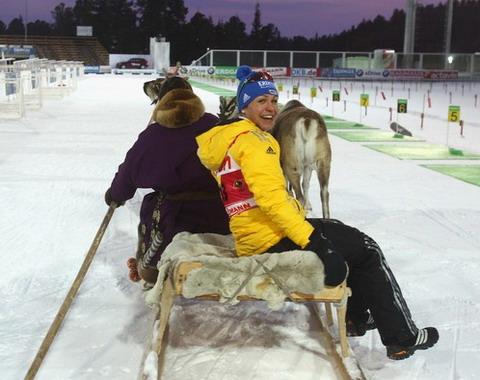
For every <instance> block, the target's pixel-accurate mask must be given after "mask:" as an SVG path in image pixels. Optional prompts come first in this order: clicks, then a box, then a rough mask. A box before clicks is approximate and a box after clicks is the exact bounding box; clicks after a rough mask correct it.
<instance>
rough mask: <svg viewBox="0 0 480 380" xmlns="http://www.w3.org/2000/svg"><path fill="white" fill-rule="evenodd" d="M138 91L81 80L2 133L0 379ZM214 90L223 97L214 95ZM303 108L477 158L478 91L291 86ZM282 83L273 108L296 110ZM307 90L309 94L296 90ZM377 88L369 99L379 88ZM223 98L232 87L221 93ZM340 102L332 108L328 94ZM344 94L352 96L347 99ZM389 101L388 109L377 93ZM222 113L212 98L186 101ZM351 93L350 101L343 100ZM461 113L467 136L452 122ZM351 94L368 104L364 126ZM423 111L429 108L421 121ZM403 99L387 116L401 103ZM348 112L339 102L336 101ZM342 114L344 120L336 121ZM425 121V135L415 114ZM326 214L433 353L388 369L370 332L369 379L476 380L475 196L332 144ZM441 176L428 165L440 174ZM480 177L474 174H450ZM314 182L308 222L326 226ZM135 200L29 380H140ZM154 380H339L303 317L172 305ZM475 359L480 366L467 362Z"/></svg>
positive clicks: (46, 296)
mask: <svg viewBox="0 0 480 380" xmlns="http://www.w3.org/2000/svg"><path fill="white" fill-rule="evenodd" d="M150 79H151V77H148V76H127V75H125V76H110V75H101V76H100V75H99V76H86V77H85V78H84V79H82V80H81V81H79V86H78V89H77V90H76V91H75V92H74V93H72V94H71V95H69V96H67V97H65V98H63V99H50V100H48V99H47V100H45V101H44V106H43V108H42V109H41V110H38V111H28V112H27V115H26V117H25V118H23V119H21V120H19V121H6V120H0V136H1V138H0V189H1V190H0V197H1V198H0V201H1V205H2V206H1V210H2V212H1V216H2V217H1V219H0V234H1V236H0V238H1V242H2V244H1V245H0V259H1V262H2V265H1V268H0V297H1V300H2V307H1V309H0V310H1V312H0V363H1V364H0V379H2V380H19V379H23V378H24V376H25V374H26V372H27V370H28V368H29V366H30V364H31V362H32V360H33V358H34V356H35V354H36V352H37V350H38V348H39V346H40V344H41V342H42V340H43V338H44V336H45V334H46V332H47V330H48V328H49V326H50V324H51V322H52V321H53V319H54V317H55V315H56V313H57V311H58V309H59V308H60V306H61V304H62V302H63V300H64V298H65V296H66V294H67V292H68V290H69V288H70V286H71V284H72V282H73V280H74V279H75V276H76V275H77V272H78V270H79V268H80V266H81V264H82V262H83V259H84V258H85V255H86V253H87V251H88V248H89V247H90V245H91V243H92V240H93V238H94V236H95V233H96V232H97V229H98V227H99V225H100V223H101V221H102V219H103V217H104V215H105V213H106V211H107V206H106V205H105V204H104V200H103V195H104V192H105V190H106V189H107V188H108V187H109V185H110V182H111V180H112V178H113V175H114V174H115V172H116V169H117V167H118V165H119V164H120V163H121V162H122V161H123V158H124V156H125V153H126V151H127V150H128V148H129V147H130V146H131V145H132V144H133V142H134V141H135V140H136V138H137V136H138V134H139V133H140V132H141V131H142V130H143V129H144V128H145V126H146V123H147V121H148V120H149V117H150V112H151V106H150V105H149V104H150V102H149V100H148V99H147V98H146V96H145V95H144V94H143V92H142V84H143V82H144V81H147V80H150ZM210 84H212V85H218V86H220V85H223V84H222V83H221V82H218V83H217V82H210ZM300 84H301V86H302V87H301V89H300V90H301V94H302V95H301V100H302V101H304V102H305V104H306V105H308V106H311V107H312V108H315V109H316V110H318V111H319V112H321V113H322V114H324V115H332V113H333V114H334V116H336V117H338V118H342V119H347V120H351V121H355V122H362V123H364V124H366V125H369V126H372V127H377V128H380V129H382V130H385V131H387V130H389V124H390V120H389V117H390V114H389V107H392V108H393V110H394V112H393V121H397V118H398V122H399V123H400V124H401V125H403V126H404V127H406V128H407V129H409V130H410V131H411V132H412V133H413V136H414V137H417V138H419V139H423V140H426V141H427V142H429V143H432V144H443V145H449V146H450V147H452V148H455V149H464V150H466V151H468V152H470V153H476V154H480V118H479V116H480V113H479V108H480V106H479V107H478V108H477V107H476V106H475V103H474V99H475V96H476V94H477V93H478V92H480V85H478V84H477V85H475V84H470V83H465V84H464V85H463V86H462V84H461V83H459V84H454V83H453V84H452V83H450V84H443V83H436V84H434V85H433V86H432V87H430V85H429V84H424V85H423V86H420V85H415V84H408V83H407V84H406V85H403V84H397V85H396V86H395V87H394V88H391V86H390V84H384V85H383V87H382V85H381V84H380V83H372V84H362V83H357V84H356V85H355V86H353V85H352V84H351V83H343V84H341V83H335V84H334V85H333V86H330V83H329V82H317V83H315V84H314V85H315V86H316V87H318V86H321V87H322V91H320V90H319V92H318V94H317V95H318V97H317V98H316V99H314V100H313V101H311V99H310V98H309V88H310V87H311V83H310V81H308V80H307V81H304V80H302V81H301V83H300ZM290 85H291V84H289V83H288V82H285V84H284V91H283V92H282V93H281V98H280V102H282V103H285V102H286V101H287V90H288V95H289V96H290V98H291V96H292V95H291V91H290V90H289V88H290ZM305 86H306V87H305ZM377 87H378V88H377ZM230 88H232V87H230ZM334 89H335V90H337V89H338V90H340V91H341V101H340V102H338V103H336V104H335V105H334V106H333V107H335V108H333V109H332V102H331V101H329V102H328V105H327V101H326V99H325V97H329V98H330V99H331V92H332V90H334ZM345 89H346V91H345ZM382 91H383V93H384V95H385V99H384V98H383V96H382V94H381V92H382ZM195 92H196V93H197V94H198V95H199V96H200V97H201V98H202V99H203V101H204V103H205V105H206V108H207V110H208V111H210V112H212V113H217V112H218V96H217V95H213V94H212V93H209V92H207V91H204V90H200V89H195ZM347 92H348V95H347ZM450 92H451V93H452V104H455V105H459V106H461V115H462V116H461V118H462V119H463V120H464V121H465V124H464V130H463V134H461V133H460V128H459V126H458V123H457V124H453V123H447V121H446V119H447V112H448V105H449V103H450ZM360 93H369V94H370V104H371V107H369V108H368V113H367V115H365V112H364V109H361V108H360V107H359V105H358V103H359V96H360ZM428 97H430V105H431V107H428V100H427V99H428ZM397 98H406V99H408V113H407V114H401V115H397V114H396V112H395V110H396V99H397ZM344 100H346V103H344V102H343V101H344ZM345 108H346V110H345ZM422 112H424V113H425V115H426V118H425V120H424V125H423V129H421V128H420V117H419V115H420V113H422ZM330 141H331V144H332V150H333V162H332V173H331V177H330V211H331V216H332V217H333V218H337V219H340V220H342V221H343V222H345V223H348V224H351V225H353V226H356V227H358V228H359V229H361V230H363V231H364V232H366V233H368V234H369V235H370V236H372V237H373V238H374V239H375V240H376V241H377V242H378V243H379V244H380V246H381V247H382V248H383V250H384V253H385V255H386V257H387V259H388V261H389V263H390V266H391V267H392V269H393V271H394V273H395V274H396V276H397V280H398V282H399V283H400V286H401V287H402V290H403V293H404V296H405V298H406V300H407V302H408V304H409V306H410V309H411V311H412V314H413V318H414V320H415V321H416V323H417V325H418V326H419V327H424V326H435V327H437V328H438V329H439V332H440V341H439V342H438V344H437V345H436V346H435V347H434V348H433V349H430V350H427V351H418V352H417V353H416V354H415V355H414V356H413V357H411V358H410V359H407V360H405V361H401V362H393V361H390V360H388V359H387V358H386V355H385V348H384V347H383V346H382V344H381V341H380V338H379V336H378V333H377V332H376V331H373V332H368V333H367V334H366V335H365V336H364V337H361V338H349V342H350V344H351V346H352V348H353V351H354V353H355V355H356V357H357V359H358V361H359V362H360V364H361V366H362V368H363V370H364V372H365V375H366V377H367V379H372V380H373V379H375V380H384V379H389V380H404V379H418V380H439V379H441V380H469V379H478V378H479V377H480V375H479V373H480V363H479V361H478V357H479V356H480V343H479V340H478V337H479V336H480V322H479V313H480V280H479V276H478V273H479V272H480V268H479V267H480V264H479V263H480V261H479V257H478V255H479V254H480V233H479V231H480V187H478V186H475V185H472V184H469V183H466V182H463V181H460V180H458V179H455V178H453V177H449V176H446V175H444V174H440V173H438V172H435V171H431V170H429V169H426V168H424V167H422V166H420V165H419V164H420V163H425V162H424V161H414V160H400V159H397V158H394V157H392V156H389V155H386V154H383V153H380V152H377V151H374V150H372V149H369V148H366V147H365V146H364V145H365V144H366V143H360V142H350V141H347V140H344V139H342V138H339V137H337V136H334V135H330ZM445 162H446V161H438V160H437V161H435V162H434V163H445ZM455 162H457V163H460V162H461V163H465V164H475V163H476V164H479V163H480V161H473V160H470V161H463V160H462V161H455ZM318 194H319V190H318V182H317V180H316V178H315V179H312V186H311V199H312V200H313V201H314V202H313V207H314V209H313V212H312V214H311V216H321V207H320V201H319V195H318ZM142 195H143V192H142V193H140V192H137V194H136V196H135V197H134V199H133V200H132V201H130V202H128V203H127V204H126V205H125V206H124V207H121V208H119V209H118V210H116V211H115V213H114V215H113V218H112V220H111V222H110V225H109V227H108V229H107V232H106V234H105V236H104V238H103V240H102V243H101V245H100V247H99V249H98V252H97V255H96V257H95V259H94V261H93V263H92V266H91V268H90V270H89V272H88V274H87V276H86V278H85V281H84V283H83V285H82V287H81V288H80V291H79V293H78V295H77V297H76V298H75V301H74V303H73V305H72V307H71V309H70V311H69V313H68V314H67V318H66V319H65V322H64V324H63V326H62V328H61V330H60V331H59V334H58V336H57V338H56V340H55V342H54V344H53V345H52V347H51V348H50V351H49V352H48V354H47V356H46V358H45V360H44V363H43V365H42V367H41V369H40V371H39V372H38V375H37V379H39V380H66V379H71V380H80V379H81V380H87V379H88V380H92V379H109V380H127V379H128V380H130V379H136V378H137V374H138V367H139V363H140V360H141V358H142V355H143V351H144V347H145V337H146V336H147V334H148V331H147V330H148V329H147V326H148V319H149V316H150V314H151V310H150V309H149V308H148V307H147V306H146V305H145V303H144V301H143V299H142V297H141V290H140V288H139V286H138V284H134V283H132V282H130V281H129V280H128V270H127V267H126V264H125V262H126V260H127V259H128V258H129V257H131V256H134V252H135V249H136V227H137V222H138V217H137V214H138V208H139V205H140V202H141V198H142ZM172 313H173V315H172V319H171V320H170V323H171V325H172V326H171V331H170V336H169V347H168V349H167V353H166V363H165V372H164V376H165V377H164V378H165V379H168V380H176V379H182V380H183V379H196V380H200V379H202V380H203V379H208V380H220V379H228V380H240V379H242V380H244V379H262V380H266V379H268V380H279V379H281V380H287V379H291V380H293V379H295V380H298V379H300V380H310V379H312V380H313V379H322V380H323V379H334V378H335V377H334V376H335V375H334V371H333V370H332V369H331V368H330V367H329V364H328V363H326V361H325V349H324V347H323V346H322V344H321V342H319V341H318V332H317V328H318V322H317V321H316V320H315V317H314V316H313V315H312V313H311V309H310V308H308V307H307V306H305V305H291V304H288V305H286V306H285V307H284V308H283V309H282V310H280V311H275V312H273V311H271V310H269V309H268V308H267V307H266V305H265V304H264V303H263V302H243V303H241V304H240V305H239V306H236V307H232V306H224V305H221V304H219V303H215V302H210V301H201V302H192V301H181V302H178V303H177V304H176V305H174V309H173V311H172ZM475 358H477V359H475Z"/></svg>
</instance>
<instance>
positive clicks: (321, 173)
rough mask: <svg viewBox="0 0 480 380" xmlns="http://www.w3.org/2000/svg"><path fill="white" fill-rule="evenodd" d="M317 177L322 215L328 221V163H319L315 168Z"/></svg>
mask: <svg viewBox="0 0 480 380" xmlns="http://www.w3.org/2000/svg"><path fill="white" fill-rule="evenodd" d="M317 177H318V182H319V183H320V199H321V200H322V214H323V217H324V218H325V219H330V207H329V198H330V195H329V193H328V180H329V177H330V163H328V164H326V163H325V162H323V161H319V163H318V167H317Z"/></svg>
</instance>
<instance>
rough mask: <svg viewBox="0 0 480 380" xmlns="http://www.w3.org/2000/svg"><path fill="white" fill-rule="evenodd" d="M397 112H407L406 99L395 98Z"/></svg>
mask: <svg viewBox="0 0 480 380" xmlns="http://www.w3.org/2000/svg"><path fill="white" fill-rule="evenodd" d="M397 112H398V113H407V99H398V100H397Z"/></svg>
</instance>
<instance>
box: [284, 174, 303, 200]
mask: <svg viewBox="0 0 480 380" xmlns="http://www.w3.org/2000/svg"><path fill="white" fill-rule="evenodd" d="M285 177H286V178H287V181H288V182H289V183H290V185H291V186H292V187H293V191H294V192H295V198H297V200H298V201H299V202H300V203H301V205H302V206H303V207H305V198H304V195H303V194H302V188H301V187H300V173H298V172H297V171H295V170H291V171H290V170H287V171H286V172H285Z"/></svg>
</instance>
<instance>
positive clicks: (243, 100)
mask: <svg viewBox="0 0 480 380" xmlns="http://www.w3.org/2000/svg"><path fill="white" fill-rule="evenodd" d="M255 73H256V72H255V71H253V70H252V69H251V68H250V67H248V66H240V67H239V68H238V69H237V79H239V80H240V84H239V85H238V88H237V103H238V110H239V111H241V110H243V109H244V108H245V107H246V106H248V105H249V104H250V102H251V101H252V100H253V99H255V98H256V97H258V96H260V95H265V94H268V95H275V96H278V91H277V88H276V87H275V84H274V83H273V82H272V81H270V80H267V79H260V80H258V81H255V82H248V79H249V78H250V77H251V76H252V75H254V74H255Z"/></svg>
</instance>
